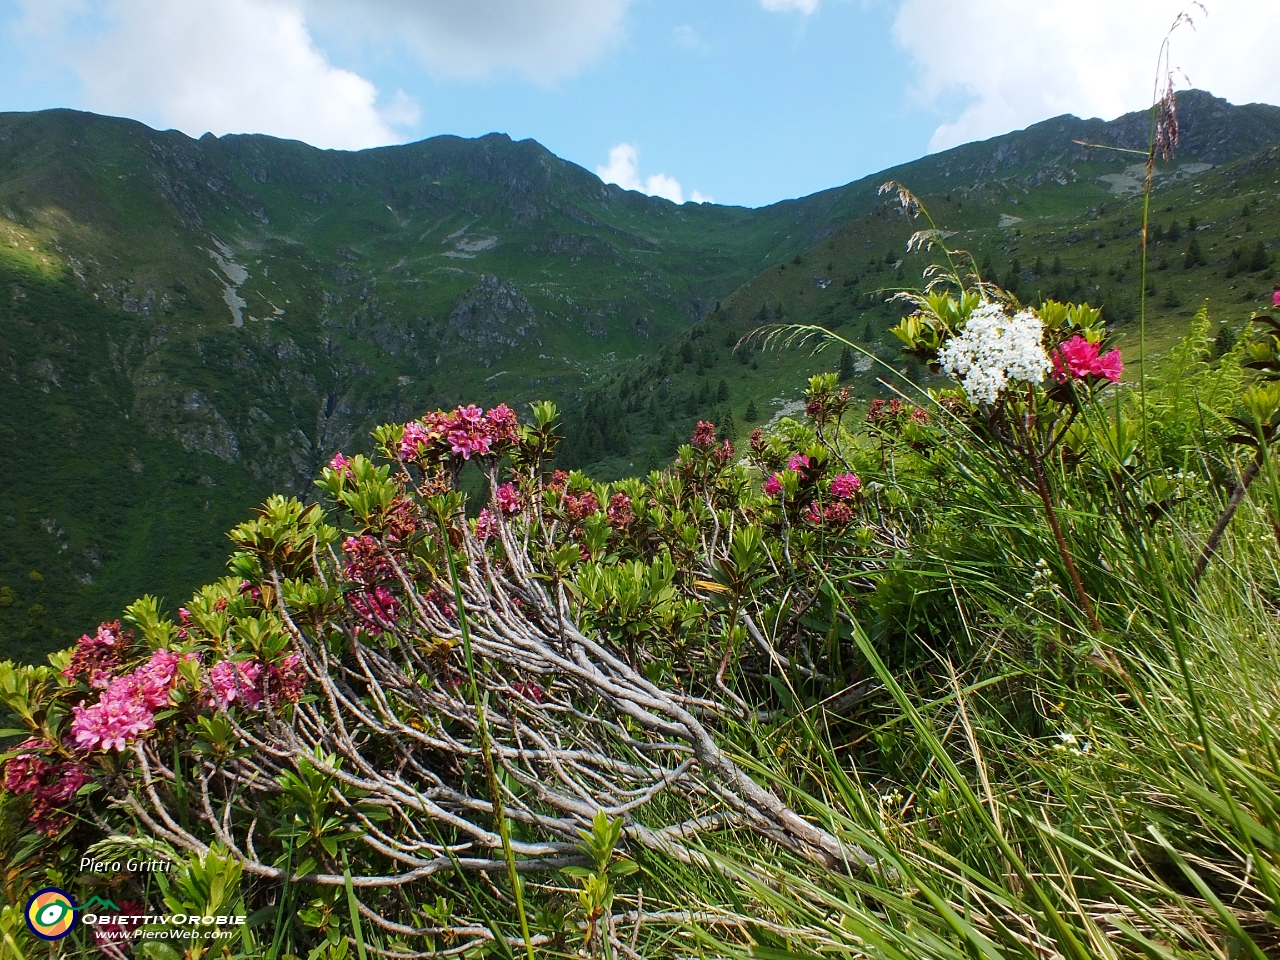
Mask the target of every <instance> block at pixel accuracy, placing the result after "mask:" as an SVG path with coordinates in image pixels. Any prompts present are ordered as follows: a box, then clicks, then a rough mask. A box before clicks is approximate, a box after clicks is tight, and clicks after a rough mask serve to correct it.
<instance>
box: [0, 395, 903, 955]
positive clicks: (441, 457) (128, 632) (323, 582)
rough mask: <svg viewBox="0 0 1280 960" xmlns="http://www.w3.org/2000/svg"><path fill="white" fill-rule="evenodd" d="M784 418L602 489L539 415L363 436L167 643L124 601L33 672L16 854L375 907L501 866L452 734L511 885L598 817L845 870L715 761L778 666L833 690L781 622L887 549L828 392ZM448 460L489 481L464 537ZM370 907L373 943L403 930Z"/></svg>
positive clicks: (551, 416) (702, 431) (709, 430)
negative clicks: (720, 832) (354, 891)
mask: <svg viewBox="0 0 1280 960" xmlns="http://www.w3.org/2000/svg"><path fill="white" fill-rule="evenodd" d="M811 394H812V396H811V397H810V402H809V404H808V406H807V410H808V413H807V414H806V419H805V421H804V422H797V421H790V420H788V421H785V422H784V423H782V424H780V425H779V426H778V428H777V429H776V430H773V431H770V432H769V433H767V434H766V433H763V432H762V433H760V434H758V435H756V436H753V438H752V440H751V442H750V444H748V445H747V448H746V449H744V450H743V451H742V453H741V454H739V452H738V451H737V450H736V449H735V447H734V444H733V443H732V442H731V441H730V440H728V439H726V438H722V437H719V436H718V435H717V431H716V427H715V425H714V424H712V423H710V422H708V421H703V422H700V423H699V424H698V425H697V427H696V428H695V429H694V430H693V432H692V436H691V437H690V441H689V443H688V444H686V445H685V446H683V447H682V448H681V449H680V451H679V456H678V458H677V460H676V462H675V463H674V464H673V465H672V466H671V467H670V468H669V469H668V470H665V471H657V472H655V473H653V474H650V475H649V476H648V477H647V478H643V479H641V478H633V479H628V480H622V481H618V482H616V483H598V482H594V481H593V480H592V479H591V478H589V477H587V476H585V475H584V474H582V473H579V472H576V471H571V472H566V471H561V470H556V469H554V459H553V458H554V453H555V447H556V443H557V442H558V439H559V438H558V435H557V434H556V432H555V430H556V422H557V421H556V415H555V411H554V408H553V407H551V406H550V405H547V404H539V405H535V406H534V407H533V409H532V414H533V416H532V418H531V422H529V423H526V424H520V423H519V422H518V421H517V419H516V417H515V415H514V413H512V412H511V410H510V409H509V408H507V407H505V406H498V407H495V408H493V409H491V410H487V411H486V410H483V409H481V408H479V407H476V406H470V405H468V406H461V407H458V408H455V409H454V410H452V411H436V412H434V413H429V414H426V415H424V416H423V417H420V418H418V419H415V420H413V421H410V422H409V423H406V424H392V425H387V426H385V427H381V428H379V429H378V430H377V431H375V433H374V441H375V448H376V451H377V454H376V455H375V456H373V457H370V456H366V455H351V456H348V455H346V454H335V455H334V456H333V458H332V459H331V461H330V462H329V465H328V467H327V468H325V469H324V471H323V473H322V476H321V478H320V480H319V486H320V488H321V490H322V492H323V493H324V494H325V495H326V497H327V501H326V503H325V504H312V505H304V504H303V503H301V502H299V501H298V500H296V499H286V498H283V497H275V498H272V499H271V500H270V501H268V502H267V503H266V504H264V506H263V507H262V508H261V510H260V511H258V514H257V515H256V516H255V517H254V518H253V519H251V520H249V521H247V522H246V523H244V524H241V525H240V526H239V527H237V528H236V529H235V530H233V531H232V534H231V539H232V542H233V544H234V545H235V549H236V552H235V554H234V555H233V556H232V558H231V560H230V563H229V568H230V569H229V576H227V577H226V578H225V579H224V580H222V581H220V582H218V583H215V584H211V585H209V586H208V587H205V588H204V589H202V590H201V591H199V592H198V593H197V594H196V595H195V596H194V597H192V598H190V599H188V600H187V601H186V602H185V603H183V605H182V606H181V607H180V608H178V611H177V617H176V619H175V620H170V619H168V618H167V617H165V616H164V615H163V614H162V613H161V608H160V604H159V603H158V601H155V600H152V599H150V598H147V599H144V600H143V601H139V603H137V604H135V605H133V606H132V607H130V609H129V611H128V615H127V617H126V618H125V620H124V621H123V622H116V623H110V624H104V625H103V626H102V627H101V628H99V629H98V630H96V631H94V632H92V633H89V634H86V635H85V637H83V638H82V639H81V640H80V641H79V642H78V643H77V645H76V647H75V649H74V650H72V651H69V652H66V653H64V654H60V655H56V656H55V657H54V661H55V666H56V669H54V670H49V669H44V670H43V672H38V671H39V670H40V669H41V668H28V669H29V671H37V672H33V673H30V674H29V676H30V677H33V678H35V677H38V678H40V679H39V682H37V683H35V684H34V685H30V684H29V685H28V687H27V688H24V689H26V691H27V692H26V693H24V694H23V695H22V697H21V698H20V699H21V701H22V703H21V709H19V710H16V711H15V713H16V715H17V717H18V721H19V722H20V723H21V724H22V726H23V728H24V729H26V730H27V731H28V733H29V735H28V736H27V737H26V738H25V740H24V742H23V743H22V745H21V747H20V748H19V749H18V750H16V751H14V752H12V753H11V754H10V755H8V756H7V757H6V758H5V760H4V761H3V762H4V770H3V783H4V789H5V790H6V791H8V792H11V793H15V794H21V795H22V796H21V798H20V799H19V801H18V802H19V804H20V806H21V808H22V810H23V815H24V816H25V817H26V818H27V823H28V826H29V829H30V830H31V832H32V834H33V835H34V836H37V837H42V838H45V839H46V840H47V841H48V845H45V846H39V845H38V848H39V850H40V851H41V853H40V855H42V856H51V857H57V856H62V855H63V854H58V853H57V850H63V849H65V850H70V849H73V848H80V847H84V846H86V845H88V844H90V843H92V842H94V841H95V840H98V839H101V838H102V837H103V836H104V835H105V834H107V833H114V834H118V835H124V836H137V835H142V834H145V835H148V836H151V837H155V838H158V839H159V840H161V841H163V842H164V843H165V844H168V845H170V846H171V847H172V848H173V849H175V850H179V851H188V852H190V853H192V854H193V855H194V854H200V855H203V853H202V851H204V850H206V849H207V848H209V847H211V846H213V845H215V844H216V845H220V846H219V849H222V848H225V849H227V850H230V851H233V852H234V856H235V857H236V858H237V860H238V862H240V863H241V864H242V865H243V867H244V870H245V871H246V875H252V876H254V877H255V878H257V881H256V882H260V883H261V884H262V887H261V889H260V890H259V892H258V894H255V895H256V896H259V900H258V902H257V906H262V905H263V904H268V903H272V902H276V901H274V900H273V899H272V898H273V897H275V896H276V895H277V894H276V893H273V892H272V891H273V890H275V891H277V892H278V890H279V888H280V886H281V885H282V884H283V883H285V882H286V880H287V879H288V878H289V877H290V876H291V873H290V871H291V870H292V871H295V872H300V874H301V875H302V876H303V877H305V878H310V879H304V880H303V881H301V882H305V883H308V884H318V885H319V887H320V889H325V888H326V885H327V886H328V887H329V888H332V887H334V886H339V887H340V885H342V884H343V883H344V879H343V878H344V871H345V870H346V869H348V868H349V869H350V870H351V872H352V873H353V874H355V875H356V876H357V877H359V876H370V877H378V878H380V880H379V884H380V885H383V886H386V887H387V888H388V889H394V888H396V887H398V886H400V885H403V884H409V883H428V882H435V881H433V880H430V879H429V878H431V877H433V876H435V875H436V874H437V873H439V874H440V875H441V876H443V875H444V874H447V873H448V872H450V871H451V870H453V869H454V865H455V864H454V860H453V859H451V858H453V857H454V856H455V855H456V853H457V851H464V850H465V851H466V856H467V857H469V858H471V860H472V862H474V863H476V864H478V865H479V866H480V868H482V869H484V870H486V871H488V872H490V873H495V872H496V873H499V874H500V873H501V871H502V869H504V867H503V861H502V859H501V858H502V856H503V852H502V850H501V849H499V848H498V847H495V842H496V841H495V833H494V823H493V820H492V817H491V815H490V813H488V812H486V811H489V810H490V804H492V802H493V794H492V792H491V791H490V790H489V788H488V787H487V786H486V785H485V784H486V779H485V777H480V778H479V779H477V753H476V751H477V749H478V747H477V743H479V742H483V743H486V744H489V747H487V748H486V749H489V750H491V753H490V760H491V761H492V763H493V764H494V774H493V778H494V779H492V780H491V781H490V782H502V783H507V784H511V785H524V786H519V787H518V788H516V787H515V786H513V788H512V791H511V792H508V793H505V794H503V801H502V802H503V803H504V805H505V806H506V808H507V809H509V810H511V811H513V816H516V817H518V818H519V819H520V822H521V823H522V827H521V832H522V837H521V839H520V840H519V841H518V842H515V841H513V848H512V853H511V855H512V856H515V857H516V858H518V859H526V858H527V859H530V860H531V861H532V862H533V866H532V867H531V869H545V868H546V867H547V866H548V865H554V864H556V863H558V862H560V861H558V860H557V859H556V858H557V857H562V856H564V855H567V854H568V853H571V852H572V851H573V850H575V849H576V846H575V845H576V844H577V843H578V842H579V841H580V836H579V831H581V830H583V829H585V828H588V827H589V826H590V823H591V818H592V816H593V815H594V810H595V808H596V807H597V806H598V807H599V808H602V809H605V810H606V811H613V812H612V813H610V815H611V816H625V817H626V818H627V819H628V822H629V823H630V824H631V826H630V827H629V828H628V829H629V831H630V832H629V833H628V840H627V842H628V843H629V844H634V845H636V846H648V847H650V848H651V849H654V850H661V851H668V852H669V851H670V849H672V848H671V844H672V840H671V837H673V836H679V833H678V832H676V833H671V832H670V831H672V830H676V828H677V827H679V825H680V823H681V822H683V821H684V820H688V821H689V822H691V823H693V822H701V821H700V820H699V818H701V817H704V816H705V815H708V814H710V813H714V812H715V811H716V810H718V809H726V808H727V809H732V810H736V811H740V812H741V813H742V821H741V822H742V823H744V824H754V825H761V826H762V829H763V828H764V827H767V832H768V835H769V836H770V838H771V840H772V842H776V843H780V844H782V845H783V846H786V847H788V848H789V849H793V850H795V851H797V852H799V853H801V854H803V855H804V856H806V857H808V858H810V859H813V860H815V861H816V862H822V863H826V864H834V863H845V862H855V863H857V862H865V855H864V854H863V853H862V852H861V851H859V850H858V849H857V848H849V847H846V846H845V845H844V844H843V843H842V842H841V841H839V840H837V839H836V838H834V837H831V836H829V835H828V834H826V833H825V832H824V831H823V830H822V829H820V828H818V827H815V826H814V825H812V824H810V823H808V822H806V821H804V820H802V819H799V818H796V817H795V816H794V814H792V813H790V811H789V810H788V808H786V806H785V805H784V804H783V803H782V802H781V801H780V800H779V799H778V798H777V797H776V796H774V795H773V794H770V793H769V792H768V791H763V790H762V789H761V788H760V787H759V786H758V785H756V784H755V783H754V782H753V781H752V780H751V778H749V777H746V776H745V775H743V774H741V772H740V771H737V768H736V766H735V765H734V763H733V762H732V761H731V760H730V759H729V757H728V756H727V755H726V754H724V753H722V752H721V751H720V748H719V747H718V746H717V738H718V737H719V736H721V734H722V733H723V731H724V729H727V727H726V726H725V725H734V724H737V723H739V722H740V720H741V718H742V717H743V716H745V715H747V714H748V713H750V712H751V711H752V710H753V709H754V708H753V707H752V706H751V705H753V704H758V703H759V704H772V705H774V706H776V705H777V704H778V702H779V701H778V699H777V697H778V694H777V690H776V689H775V687H774V685H773V684H772V683H770V682H769V680H768V679H767V677H768V675H769V674H770V672H771V671H776V670H778V669H779V665H780V664H781V665H782V666H781V669H783V670H790V669H791V668H790V666H789V665H790V664H792V663H793V662H794V663H797V664H805V665H806V666H805V667H804V670H803V672H798V673H796V674H795V676H794V677H792V680H793V681H794V682H796V683H798V684H800V686H801V687H802V688H803V689H805V690H806V691H807V692H808V694H811V695H813V696H818V697H825V696H829V695H831V694H832V693H834V692H836V691H838V690H839V689H841V688H842V686H843V685H844V683H845V680H846V677H845V675H844V674H843V673H842V671H843V670H844V669H845V668H844V666H843V664H844V663H845V662H847V661H848V659H849V656H850V654H849V651H848V650H847V649H846V650H844V651H841V650H839V649H835V648H833V647H832V646H831V643H830V640H829V637H828V636H827V635H826V631H825V630H821V629H819V630H814V629H811V628H810V627H809V626H808V625H807V624H808V621H807V620H806V619H805V615H804V613H803V611H805V610H807V609H809V608H810V607H812V605H813V604H814V603H815V602H817V598H818V597H819V595H820V593H821V590H822V583H823V580H824V578H825V577H828V576H831V575H833V574H834V575H836V576H839V577H842V578H843V579H845V580H846V581H847V582H850V583H856V582H859V578H860V577H861V576H862V575H863V574H864V573H865V572H866V571H867V570H868V569H870V568H873V567H874V566H875V565H877V564H878V563H880V562H882V561H883V560H884V559H885V558H887V557H888V556H889V551H890V547H889V543H888V541H884V542H881V540H882V538H881V535H880V533H879V532H878V531H880V530H881V528H882V524H883V522H884V520H885V518H884V517H883V516H881V514H880V513H879V508H878V507H877V506H876V504H875V503H874V500H873V498H871V497H868V496H867V495H866V484H865V481H864V479H863V476H864V474H865V469H866V463H865V455H866V451H865V450H861V449H860V448H859V447H858V444H856V443H851V442H850V439H849V437H848V436H847V435H846V432H845V431H844V429H843V426H842V422H843V418H844V417H845V414H846V412H847V411H846V408H847V407H848V406H849V405H850V403H851V400H850V398H849V396H848V395H847V393H845V392H844V391H843V390H840V389H835V388H828V386H827V385H826V381H825V380H824V381H822V383H820V384H819V385H818V389H817V390H816V391H815V390H811ZM468 465H472V466H473V467H478V468H479V469H480V470H481V472H482V473H483V474H484V475H485V476H486V477H487V479H488V482H489V486H488V495H487V497H486V498H485V502H483V503H481V504H476V505H475V507H476V508H478V509H476V510H475V514H476V515H475V517H474V519H471V520H468V519H467V511H466V509H465V507H466V503H465V498H464V497H463V496H462V495H461V493H460V492H459V491H458V489H457V482H458V478H459V475H460V474H461V471H462V469H463V467H465V466H468ZM459 601H461V603H460V602H459ZM779 603H781V604H783V606H781V607H779V606H778V604H779ZM780 611H782V612H780ZM791 611H796V612H791ZM770 617H772V620H770V619H769V618H770ZM780 618H781V619H780ZM126 624H127V628H126ZM766 624H769V626H768V627H767V628H766V626H765V625H766ZM464 626H466V627H467V631H468V632H467V633H463V627H464ZM468 638H469V639H468ZM0 679H2V678H0ZM0 686H2V684H0ZM15 689H16V688H15ZM477 700H480V702H482V703H483V704H484V716H485V718H486V719H485V724H486V726H485V729H486V730H487V731H488V733H486V734H485V735H484V740H483V741H478V740H477V737H480V736H481V734H480V729H481V728H480V727H479V725H478V724H479V721H478V719H477V718H478V717H479V716H480V714H479V708H478V707H477ZM690 705H695V706H696V715H695V714H694V713H691V712H690V710H689V706H690ZM623 716H625V717H627V718H628V719H627V720H626V721H625V722H624V721H622V720H621V719H620V718H621V717H623ZM649 718H652V719H649ZM486 776H487V775H486ZM498 777H501V778H502V779H501V780H498V779H497V778H498ZM535 784H536V785H537V788H536V790H535V789H533V785H535ZM659 795H661V796H663V802H662V803H661V804H657V805H654V806H653V807H652V808H651V807H650V806H649V805H648V804H647V803H644V802H641V803H637V802H636V801H635V800H634V799H628V798H636V797H649V796H653V797H656V796H659ZM303 797H305V798H307V799H305V810H306V811H307V812H306V813H305V815H304V814H303V813H301V812H300V811H301V810H303V809H304V807H303V806H300V805H302V804H304V800H303V799H300V798H303ZM584 797H588V798H590V801H589V803H587V806H590V807H591V809H590V810H589V811H588V812H587V813H584V809H585V807H584V799H583V798H584ZM90 804H92V805H90ZM388 811H390V813H388ZM664 831H666V832H664ZM72 834H74V837H73V838H72V839H73V842H71V843H70V844H69V845H67V840H68V838H69V837H70V836H71V835H72ZM55 841H56V842H57V843H59V844H63V846H58V847H55V846H53V845H52V844H53V843H54V842H55ZM67 855H68V856H69V854H67ZM291 864H292V866H290V865H291ZM358 889H359V890H360V891H361V892H360V894H359V896H360V897H366V898H369V897H370V895H369V894H367V893H366V892H364V891H365V890H366V888H364V887H358ZM440 889H441V890H447V889H448V888H447V887H441V888H440ZM113 893H115V894H116V895H117V896H116V900H117V902H120V901H122V900H123V899H127V898H128V897H130V896H132V895H134V894H136V893H139V891H138V890H137V889H136V888H134V887H130V886H129V884H128V883H127V882H125V881H121V882H120V884H119V889H116V890H113ZM375 901H376V909H374V907H373V906H370V912H369V913H366V914H364V915H365V916H366V917H369V916H370V915H372V917H374V918H376V919H373V920H371V921H370V922H372V923H374V924H375V925H376V924H377V923H379V922H383V921H385V922H386V923H387V924H389V926H388V927H386V929H387V930H392V929H395V930H400V929H401V928H403V927H406V926H408V927H409V928H410V929H412V928H413V924H417V923H419V922H420V921H419V920H418V919H416V918H415V916H414V915H413V914H412V912H411V910H410V909H409V908H405V907H403V906H402V905H398V904H397V902H395V900H394V899H385V898H382V899H378V898H370V899H369V903H370V904H374V903H375ZM463 927H465V928H466V929H474V924H472V925H471V926H470V927H467V926H466V925H465V924H464V925H462V926H461V927H460V929H461V928H463ZM397 935H399V934H397ZM458 935H459V936H462V934H458ZM468 935H470V934H468Z"/></svg>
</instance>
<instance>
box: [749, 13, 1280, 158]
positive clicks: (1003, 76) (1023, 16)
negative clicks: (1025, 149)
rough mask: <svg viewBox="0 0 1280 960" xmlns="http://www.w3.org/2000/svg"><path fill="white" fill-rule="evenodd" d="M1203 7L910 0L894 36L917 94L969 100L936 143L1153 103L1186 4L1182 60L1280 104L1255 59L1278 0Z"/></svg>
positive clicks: (1212, 85)
mask: <svg viewBox="0 0 1280 960" xmlns="http://www.w3.org/2000/svg"><path fill="white" fill-rule="evenodd" d="M762 2H764V0H762ZM778 2H781V0H778ZM1205 6H1206V7H1207V8H1208V15H1207V16H1206V15H1205V13H1204V12H1202V11H1201V10H1200V9H1199V8H1198V7H1197V5H1195V4H1193V3H1191V2H1190V0H1121V2H1117V0H1036V2H1035V3H1027V2H1026V0H966V2H965V3H956V2H954V0H902V5H901V7H900V8H899V11H898V15H897V19H896V21H895V23H894V37H895V39H896V40H897V41H898V43H899V44H901V45H902V46H903V47H905V48H906V50H907V51H908V52H909V53H910V55H911V57H912V59H913V61H914V68H915V76H916V84H915V87H914V93H915V95H916V96H917V97H918V98H919V99H920V100H922V101H923V102H926V103H930V104H937V103H938V102H940V101H943V100H947V99H952V98H958V99H961V100H963V101H967V105H966V106H964V107H963V109H962V110H961V111H960V113H959V115H958V116H957V117H956V119H955V120H953V121H951V122H949V123H944V124H942V125H941V126H940V127H938V129H937V130H936V131H935V132H934V135H933V138H932V140H931V141H930V144H929V146H930V149H932V150H943V149H946V148H947V147H952V146H955V145H956V144H959V143H965V142H968V141H971V140H980V139H984V138H986V137H992V136H996V135H997V134H1001V133H1005V132H1007V131H1009V130H1013V129H1016V128H1019V127H1024V126H1027V125H1028V124H1030V123H1034V122H1036V121H1037V120H1043V119H1045V118H1046V117H1051V116H1056V115H1058V114H1063V113H1074V114H1076V115H1078V116H1083V117H1095V116H1100V117H1103V118H1106V119H1111V118H1114V117H1116V116H1119V115H1120V114H1122V113H1126V112H1128V111H1130V110H1139V109H1142V108H1144V107H1146V106H1148V105H1149V104H1150V103H1151V95H1152V89H1153V85H1154V81H1155V70H1156V57H1157V54H1158V51H1159V48H1160V42H1161V40H1162V39H1163V38H1164V35H1165V33H1166V32H1167V31H1168V29H1169V26H1170V25H1171V24H1172V23H1173V21H1174V18H1175V17H1176V16H1177V15H1178V13H1179V12H1181V11H1184V10H1185V11H1187V12H1188V13H1189V14H1191V16H1192V17H1193V19H1194V21H1195V27H1194V29H1189V28H1187V27H1185V26H1184V27H1180V28H1179V29H1178V30H1177V31H1176V32H1175V33H1174V35H1173V42H1172V63H1173V66H1174V67H1176V68H1179V69H1180V70H1181V72H1182V73H1183V74H1185V76H1186V77H1187V79H1189V80H1190V82H1191V83H1192V84H1194V85H1195V86H1196V87H1199V88H1200V89H1203V90H1209V91H1210V92H1212V93H1214V94H1216V95H1217V96H1220V97H1226V98H1227V99H1228V100H1231V101H1232V102H1235V103H1247V102H1252V101H1265V102H1270V103H1280V74H1278V73H1277V72H1276V71H1271V70H1261V69H1258V66H1257V65H1258V64H1260V63H1268V62H1270V61H1271V60H1272V59H1273V57H1274V49H1273V48H1274V37H1276V36H1277V35H1278V34H1280V4H1277V3H1276V2H1275V0H1205ZM940 37H945V38H946V42H945V45H943V46H940V45H939V42H938V40H939V38H940Z"/></svg>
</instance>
